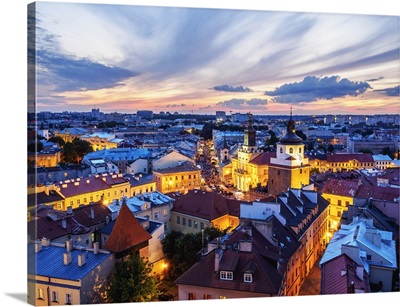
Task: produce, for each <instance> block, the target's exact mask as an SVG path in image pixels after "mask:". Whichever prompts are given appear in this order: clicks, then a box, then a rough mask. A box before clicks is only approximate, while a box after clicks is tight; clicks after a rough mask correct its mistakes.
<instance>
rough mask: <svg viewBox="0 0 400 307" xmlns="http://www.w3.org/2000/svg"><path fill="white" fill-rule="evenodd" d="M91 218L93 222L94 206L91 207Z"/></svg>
mask: <svg viewBox="0 0 400 307" xmlns="http://www.w3.org/2000/svg"><path fill="white" fill-rule="evenodd" d="M90 218H91V219H92V220H94V208H93V205H92V206H90Z"/></svg>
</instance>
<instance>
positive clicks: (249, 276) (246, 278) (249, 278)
mask: <svg viewBox="0 0 400 307" xmlns="http://www.w3.org/2000/svg"><path fill="white" fill-rule="evenodd" d="M243 281H244V282H248V283H251V282H253V274H251V273H244V275H243Z"/></svg>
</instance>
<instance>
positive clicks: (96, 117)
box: [91, 109, 100, 120]
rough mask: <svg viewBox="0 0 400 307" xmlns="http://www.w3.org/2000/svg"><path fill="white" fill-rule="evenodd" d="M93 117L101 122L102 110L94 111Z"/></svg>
mask: <svg viewBox="0 0 400 307" xmlns="http://www.w3.org/2000/svg"><path fill="white" fill-rule="evenodd" d="M91 115H92V117H93V118H95V119H97V120H99V119H100V109H92V113H91Z"/></svg>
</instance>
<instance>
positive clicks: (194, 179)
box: [153, 161, 201, 193]
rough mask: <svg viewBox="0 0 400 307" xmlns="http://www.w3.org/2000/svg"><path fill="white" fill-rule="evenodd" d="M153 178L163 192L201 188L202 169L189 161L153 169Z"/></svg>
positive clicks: (184, 191) (158, 189) (182, 191)
mask: <svg viewBox="0 0 400 307" xmlns="http://www.w3.org/2000/svg"><path fill="white" fill-rule="evenodd" d="M153 180H154V181H155V182H156V187H157V191H159V192H161V193H169V192H177V191H179V192H181V193H186V191H189V190H193V189H199V188H200V182H201V169H199V168H197V167H196V166H194V165H193V164H192V163H191V162H189V161H187V162H185V163H182V164H180V165H178V166H175V167H168V168H163V169H157V170H155V169H154V170H153Z"/></svg>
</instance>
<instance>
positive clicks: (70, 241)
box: [65, 240, 73, 252]
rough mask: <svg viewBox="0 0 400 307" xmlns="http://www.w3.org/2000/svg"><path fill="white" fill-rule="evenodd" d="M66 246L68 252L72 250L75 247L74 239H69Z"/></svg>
mask: <svg viewBox="0 0 400 307" xmlns="http://www.w3.org/2000/svg"><path fill="white" fill-rule="evenodd" d="M65 248H66V249H67V252H70V251H72V249H73V246H72V240H67V241H66V242H65Z"/></svg>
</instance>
